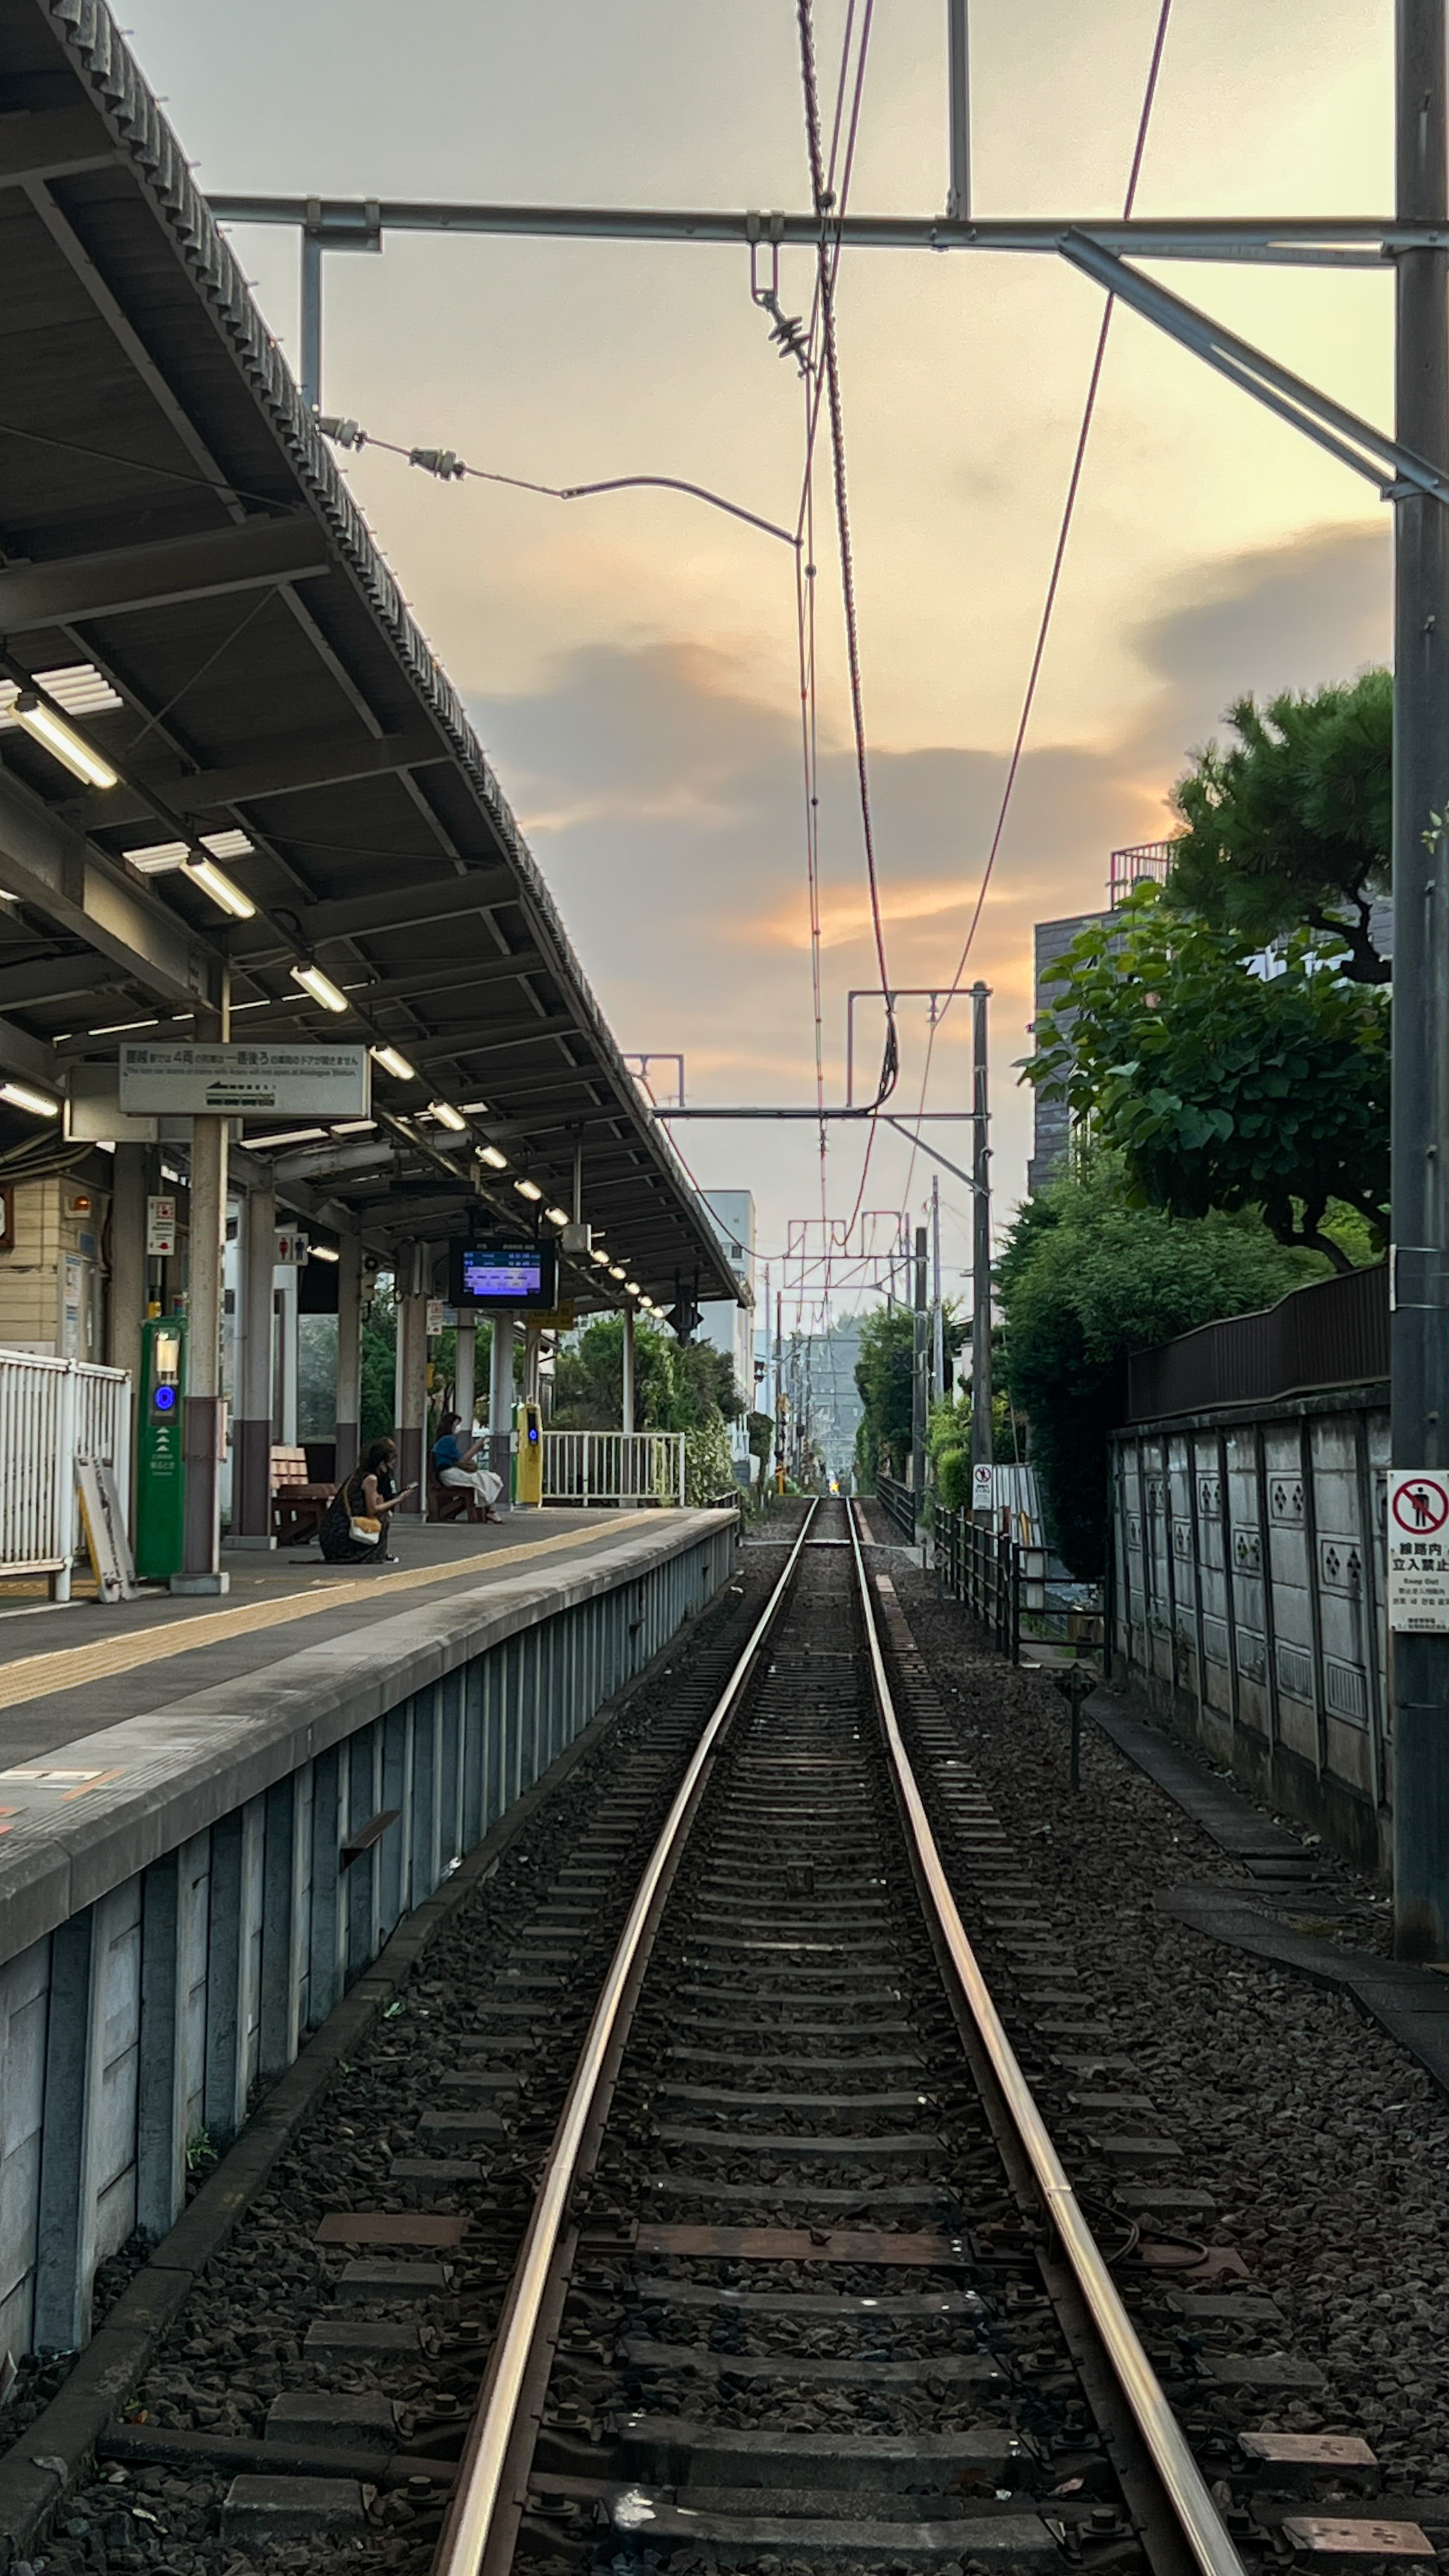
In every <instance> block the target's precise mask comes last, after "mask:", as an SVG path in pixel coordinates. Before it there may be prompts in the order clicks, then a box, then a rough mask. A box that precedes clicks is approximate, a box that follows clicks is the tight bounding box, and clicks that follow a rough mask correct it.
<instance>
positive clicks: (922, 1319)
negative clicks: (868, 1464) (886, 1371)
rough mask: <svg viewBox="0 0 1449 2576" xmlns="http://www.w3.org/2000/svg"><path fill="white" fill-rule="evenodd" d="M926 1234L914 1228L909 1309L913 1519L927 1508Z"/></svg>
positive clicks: (923, 1229) (921, 1229)
mask: <svg viewBox="0 0 1449 2576" xmlns="http://www.w3.org/2000/svg"><path fill="white" fill-rule="evenodd" d="M927 1242H928V1237H927V1233H926V1229H925V1227H924V1226H923V1225H918V1226H917V1228H916V1278H915V1289H916V1293H915V1297H914V1299H913V1301H912V1310H911V1492H912V1494H913V1495H914V1497H915V1505H916V1520H917V1522H918V1523H919V1522H920V1521H921V1520H922V1519H924V1517H925V1509H926V1359H927V1352H928V1348H929V1343H928V1339H927V1327H928V1323H929V1318H928V1316H927V1313H926V1262H927V1249H926V1247H927Z"/></svg>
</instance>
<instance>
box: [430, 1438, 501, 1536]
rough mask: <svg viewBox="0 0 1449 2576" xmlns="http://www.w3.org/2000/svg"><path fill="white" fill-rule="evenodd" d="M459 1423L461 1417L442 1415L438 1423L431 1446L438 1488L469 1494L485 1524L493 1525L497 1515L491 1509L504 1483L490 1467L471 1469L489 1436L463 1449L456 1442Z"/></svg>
mask: <svg viewBox="0 0 1449 2576" xmlns="http://www.w3.org/2000/svg"><path fill="white" fill-rule="evenodd" d="M462 1421H463V1417H462V1415H461V1413H445V1414H444V1416H443V1418H442V1421H441V1422H440V1423H439V1425H438V1436H437V1439H436V1440H435V1441H434V1442H433V1468H434V1472H435V1474H436V1476H437V1479H438V1482H439V1484H440V1485H456V1486H457V1487H459V1488H460V1490H461V1491H463V1492H464V1493H467V1494H469V1495H470V1496H471V1497H472V1500H473V1501H474V1503H476V1504H481V1505H482V1510H483V1518H484V1520H485V1521H496V1520H497V1518H498V1514H497V1513H496V1512H495V1510H494V1508H493V1506H494V1504H495V1503H496V1502H497V1500H498V1497H499V1495H500V1494H501V1493H502V1491H503V1479H502V1477H501V1476H495V1474H494V1473H493V1470H492V1468H491V1467H475V1466H474V1464H473V1461H474V1459H475V1458H476V1457H477V1455H478V1452H479V1450H480V1449H481V1448H482V1446H483V1443H484V1440H485V1439H486V1438H487V1436H488V1435H487V1433H486V1432H480V1433H479V1435H478V1437H477V1439H476V1440H470V1442H469V1443H468V1446H467V1448H466V1449H465V1448H464V1446H463V1444H462V1442H461V1440H460V1439H459V1438H458V1433H459V1430H460V1428H461V1427H462Z"/></svg>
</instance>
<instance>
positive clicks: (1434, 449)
mask: <svg viewBox="0 0 1449 2576" xmlns="http://www.w3.org/2000/svg"><path fill="white" fill-rule="evenodd" d="M1444 17H1445V12H1444V0H1397V6H1396V11H1395V32H1396V74H1397V121H1398V134H1397V173H1398V206H1399V212H1400V214H1401V215H1409V216H1411V217H1413V218H1414V219H1415V220H1425V221H1428V222H1431V223H1442V222H1443V221H1444V219H1445V214H1446V208H1449V193H1446V191H1449V182H1446V156H1445V91H1446V76H1445V25H1444ZM1446 281H1449V255H1446V253H1445V252H1444V251H1442V250H1410V251H1401V252H1400V253H1399V254H1398V260H1397V306H1398V310H1397V323H1398V337H1397V355H1396V383H1397V409H1398V420H1397V430H1398V436H1399V439H1400V441H1401V442H1402V443H1403V444H1404V445H1406V446H1412V447H1414V448H1415V449H1417V451H1418V452H1419V454H1420V455H1422V456H1424V457H1427V458H1428V460H1429V461H1430V463H1431V464H1435V465H1441V466H1442V465H1444V464H1445V463H1446V462H1449V315H1446V300H1445V299H1446ZM1394 530H1395V557H1394V562H1395V636H1394V842H1393V868H1394V1035H1393V1227H1392V1234H1393V1247H1394V1248H1393V1250H1392V1252H1391V1254H1390V1268H1391V1285H1390V1305H1391V1308H1392V1321H1391V1327H1390V1329H1391V1336H1392V1338H1391V1344H1390V1351H1391V1370H1392V1396H1391V1417H1392V1419H1391V1439H1392V1457H1393V1463H1394V1465H1395V1466H1396V1467H1410V1468H1414V1467H1418V1468H1426V1469H1432V1470H1437V1471H1438V1472H1439V1473H1440V1474H1442V1473H1443V1471H1444V1469H1445V1466H1446V1465H1449V1224H1446V1208H1445V1192H1446V1177H1445V1170H1444V1163H1445V1157H1446V1154H1449V882H1446V872H1449V834H1446V833H1445V832H1444V831H1442V830H1440V829H1439V828H1438V826H1437V824H1436V822H1435V820H1433V819H1431V818H1436V817H1441V816H1445V815H1449V511H1446V510H1445V508H1444V507H1443V505H1442V504H1441V503H1440V502H1437V501H1434V500H1431V499H1429V498H1428V497H1427V496H1426V495H1425V494H1424V493H1423V492H1420V491H1416V490H1413V489H1408V490H1404V489H1402V488H1401V489H1400V491H1399V495H1398V498H1397V500H1396V504H1395V513H1394ZM1426 836H1427V840H1426ZM1391 1672H1392V1696H1393V1747H1394V1948H1395V1951H1396V1952H1397V1955H1398V1956H1399V1957H1400V1958H1402V1959H1443V1958H1445V1957H1449V1636H1446V1635H1438V1636H1433V1635H1428V1636H1425V1635H1408V1634H1406V1633H1404V1632H1402V1631H1400V1632H1398V1633H1396V1634H1395V1636H1394V1637H1393V1640H1392V1657H1391Z"/></svg>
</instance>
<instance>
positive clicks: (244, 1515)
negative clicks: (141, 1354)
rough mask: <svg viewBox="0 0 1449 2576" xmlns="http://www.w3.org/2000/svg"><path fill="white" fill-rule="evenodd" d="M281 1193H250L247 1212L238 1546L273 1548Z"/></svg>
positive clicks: (236, 1445) (235, 1477)
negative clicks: (275, 1328) (275, 1334)
mask: <svg viewBox="0 0 1449 2576" xmlns="http://www.w3.org/2000/svg"><path fill="white" fill-rule="evenodd" d="M276 1232H277V1194H276V1191H275V1189H273V1188H271V1187H263V1188H261V1189H255V1190H248V1192H247V1194H246V1199H245V1202H244V1204H243V1209H242V1243H241V1256H242V1257H241V1282H240V1284H241V1315H240V1318H239V1324H240V1329H239V1331H238V1334H237V1367H236V1421H235V1423H234V1424H233V1426H232V1452H231V1454H232V1496H231V1501H232V1511H231V1542H230V1543H231V1545H232V1546H233V1547H249V1548H270V1547H274V1546H275V1544H276V1541H275V1540H274V1538H273V1536H272V1387H273V1375H272V1351H273V1323H274V1310H275V1304H276V1300H275V1295H274V1273H275V1270H276V1264H277V1245H276Z"/></svg>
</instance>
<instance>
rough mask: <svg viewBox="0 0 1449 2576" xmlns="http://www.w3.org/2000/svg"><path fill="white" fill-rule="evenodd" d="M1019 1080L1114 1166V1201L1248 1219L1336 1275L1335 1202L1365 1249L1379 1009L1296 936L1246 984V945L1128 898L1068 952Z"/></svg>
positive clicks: (1344, 1261)
mask: <svg viewBox="0 0 1449 2576" xmlns="http://www.w3.org/2000/svg"><path fill="white" fill-rule="evenodd" d="M1052 980H1053V981H1054V982H1055V983H1056V985H1057V986H1058V988H1059V994H1060V999H1059V1000H1058V1001H1057V1002H1055V1003H1054V1005H1053V1007H1052V1008H1051V1009H1049V1010H1046V1011H1044V1012H1042V1013H1041V1014H1040V1016H1039V1017H1038V1020H1037V1025H1036V1042H1037V1053H1036V1055H1035V1056H1034V1057H1032V1058H1031V1059H1029V1061H1028V1063H1027V1065H1026V1067H1025V1072H1026V1076H1027V1079H1028V1080H1029V1081H1030V1082H1032V1083H1034V1084H1036V1085H1037V1086H1038V1087H1039V1088H1040V1089H1042V1090H1044V1091H1045V1092H1046V1093H1047V1094H1048V1096H1050V1097H1055V1098H1058V1099H1064V1100H1066V1101H1067V1102H1068V1103H1069V1105H1070V1106H1071V1108H1072V1110H1073V1111H1074V1112H1075V1114H1076V1115H1077V1117H1078V1119H1079V1120H1081V1121H1086V1122H1088V1124H1089V1129H1090V1133H1091V1135H1092V1136H1093V1138H1094V1139H1095V1141H1096V1142H1097V1143H1098V1144H1099V1145H1100V1146H1102V1147H1104V1148H1106V1149H1107V1150H1109V1151H1115V1152H1116V1153H1117V1154H1119V1155H1120V1157H1121V1165H1122V1174H1123V1183H1124V1195H1125V1197H1126V1198H1127V1199H1128V1201H1129V1202H1133V1203H1136V1204H1138V1205H1140V1206H1142V1207H1152V1208H1160V1209H1162V1210H1163V1211H1164V1212H1166V1213H1167V1214H1169V1215H1172V1216H1177V1217H1196V1216H1206V1215H1207V1214H1208V1213H1209V1212H1210V1211H1212V1210H1215V1209H1217V1210H1223V1211H1226V1212H1228V1213H1232V1212H1234V1211H1238V1210H1243V1209H1260V1210H1261V1211H1262V1215H1263V1218H1264V1221H1265V1222H1266V1224H1267V1226H1268V1228H1269V1230H1270V1232H1271V1233H1273V1234H1274V1235H1276V1236H1277V1238H1278V1240H1279V1242H1280V1243H1283V1244H1291V1245H1303V1246H1307V1247H1309V1248H1311V1249H1312V1250H1314V1251H1318V1252H1322V1253H1324V1254H1326V1255H1327V1257H1328V1258H1329V1259H1330V1260H1331V1261H1332V1262H1333V1263H1334V1265H1335V1267H1336V1268H1339V1269H1349V1268H1351V1267H1352V1263H1351V1261H1350V1259H1349V1256H1348V1254H1347V1253H1346V1252H1345V1251H1344V1249H1343V1247H1342V1245H1341V1244H1340V1243H1338V1242H1337V1241H1336V1240H1335V1239H1334V1236H1333V1234H1332V1233H1331V1232H1330V1231H1326V1230H1325V1218H1326V1217H1327V1216H1328V1215H1329V1212H1330V1209H1331V1207H1332V1206H1333V1204H1334V1203H1335V1202H1337V1203H1340V1204H1341V1205H1343V1206H1346V1207H1347V1208H1350V1209H1352V1210H1354V1211H1355V1212H1356V1213H1357V1215H1358V1216H1359V1218H1360V1219H1362V1220H1363V1221H1364V1222H1365V1223H1366V1225H1367V1226H1368V1228H1369V1229H1370V1232H1371V1234H1372V1235H1374V1236H1375V1237H1377V1235H1378V1234H1379V1233H1380V1232H1381V1230H1382V1227H1383V1224H1384V1222H1385V1219H1386V1214H1387V1205H1388V1181H1389V1010H1388V995H1387V993H1386V992H1385V991H1384V990H1383V988H1382V987H1381V986H1377V985H1367V984H1363V983H1356V982H1353V981H1351V980H1349V979H1347V978H1346V977H1345V976H1343V975H1342V974H1340V973H1337V972H1335V971H1334V969H1333V967H1332V964H1331V963H1330V961H1329V959H1328V957H1327V955H1326V954H1325V950H1324V946H1323V943H1322V942H1321V941H1320V940H1319V939H1317V938H1316V937H1315V936H1314V934H1313V933H1311V932H1308V931H1302V930H1300V931H1298V932H1295V933H1294V934H1292V935H1291V936H1290V937H1288V938H1287V939H1286V940H1285V941H1284V942H1283V944H1282V947H1281V949H1280V950H1279V951H1278V952H1277V953H1276V954H1275V956H1274V958H1273V960H1272V961H1271V965H1270V968H1269V971H1267V972H1262V971H1255V969H1254V966H1253V964H1252V962H1251V959H1250V953H1249V950H1248V947H1247V943H1246V937H1245V934H1244V933H1243V932H1242V931H1241V930H1238V929H1233V928H1228V927H1219V926H1215V925H1214V924H1212V923H1210V922H1208V921H1205V920H1202V919H1200V918H1197V917H1195V916H1187V915H1184V914H1182V913H1180V912H1176V911H1174V910H1173V908H1172V907H1171V905H1170V904H1169V903H1168V902H1167V901H1165V900H1164V898H1163V896H1162V894H1161V893H1160V891H1159V890H1158V888H1156V887H1154V886H1140V887H1139V888H1138V889H1137V891H1136V892H1135V893H1134V894H1132V895H1131V896H1129V898H1128V900H1127V902H1126V903H1125V904H1123V905H1122V907H1121V909H1120V910H1119V911H1118V912H1117V913H1115V914H1114V915H1113V916H1112V918H1111V921H1110V922H1109V923H1098V924H1094V925H1093V926H1092V927H1091V928H1090V929H1088V930H1085V931H1083V932H1082V933H1081V935H1080V936H1079V937H1078V938H1077V939H1076V940H1075V941H1074V943H1073V945H1072V946H1071V948H1070V949H1069V950H1068V951H1067V954H1066V955H1065V957H1063V958H1062V959H1061V960H1060V961H1059V963H1058V965H1057V966H1056V967H1055V968H1054V969H1053V970H1052Z"/></svg>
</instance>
